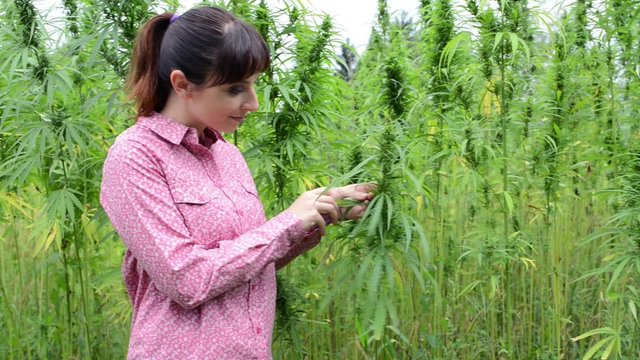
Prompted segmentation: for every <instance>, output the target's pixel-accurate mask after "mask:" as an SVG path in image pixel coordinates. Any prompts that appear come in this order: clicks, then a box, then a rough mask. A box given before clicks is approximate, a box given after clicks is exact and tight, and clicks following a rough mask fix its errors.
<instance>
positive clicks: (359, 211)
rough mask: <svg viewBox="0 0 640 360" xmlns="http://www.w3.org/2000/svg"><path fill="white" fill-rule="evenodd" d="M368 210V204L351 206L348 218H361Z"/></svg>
mask: <svg viewBox="0 0 640 360" xmlns="http://www.w3.org/2000/svg"><path fill="white" fill-rule="evenodd" d="M366 210H367V206H366V205H357V206H354V207H352V208H351V210H350V211H349V213H348V214H347V219H349V220H359V219H360V218H362V215H364V213H365V211H366Z"/></svg>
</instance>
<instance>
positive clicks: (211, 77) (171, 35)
mask: <svg viewBox="0 0 640 360" xmlns="http://www.w3.org/2000/svg"><path fill="white" fill-rule="evenodd" d="M172 17H173V14H169V13H165V14H162V15H158V16H155V17H153V18H151V20H149V21H147V23H146V24H145V25H144V26H143V27H142V29H141V30H140V33H139V34H138V38H137V39H136V44H135V47H134V49H133V59H132V60H131V71H130V73H129V79H128V82H127V87H128V90H129V94H130V97H131V99H133V100H135V101H136V111H137V115H138V117H140V116H149V115H151V113H152V112H154V111H156V112H160V111H162V109H163V108H164V106H165V105H166V104H167V99H168V98H169V94H171V90H172V89H171V80H170V76H171V72H172V71H173V70H180V71H182V72H183V73H184V74H185V76H186V78H187V80H189V82H190V83H191V84H193V85H195V86H197V87H199V88H204V87H210V86H216V85H222V84H231V83H235V82H239V81H242V80H245V79H247V78H248V77H250V76H252V75H254V74H257V73H260V72H263V71H265V70H266V69H267V68H268V67H269V63H270V55H269V48H268V47H267V44H266V43H265V41H264V39H262V37H261V36H260V34H259V33H258V31H257V30H256V29H255V28H254V27H252V26H250V25H248V24H247V23H245V22H243V21H242V20H239V19H237V18H236V17H235V16H234V15H233V14H231V13H230V12H228V11H226V10H223V9H221V8H218V7H210V6H205V7H197V8H193V9H191V10H189V11H187V12H186V13H184V14H182V15H181V16H180V18H176V19H174V21H173V22H172V21H171V19H172Z"/></svg>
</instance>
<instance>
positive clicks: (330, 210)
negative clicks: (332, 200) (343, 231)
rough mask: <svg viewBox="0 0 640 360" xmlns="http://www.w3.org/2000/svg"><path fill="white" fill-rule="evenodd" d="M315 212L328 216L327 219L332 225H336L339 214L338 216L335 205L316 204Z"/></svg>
mask: <svg viewBox="0 0 640 360" xmlns="http://www.w3.org/2000/svg"><path fill="white" fill-rule="evenodd" d="M316 210H318V212H319V213H320V214H326V215H329V217H330V218H331V223H332V224H337V223H338V221H339V220H340V214H339V211H340V209H339V208H338V206H336V205H332V204H327V203H322V202H321V203H316Z"/></svg>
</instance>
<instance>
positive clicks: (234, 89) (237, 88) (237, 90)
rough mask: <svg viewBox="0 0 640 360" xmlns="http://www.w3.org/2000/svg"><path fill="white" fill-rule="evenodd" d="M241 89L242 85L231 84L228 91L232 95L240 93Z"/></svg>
mask: <svg viewBox="0 0 640 360" xmlns="http://www.w3.org/2000/svg"><path fill="white" fill-rule="evenodd" d="M243 91H244V89H243V88H242V86H232V87H231V88H230V89H229V92H230V93H231V94H233V95H238V94H240V93H241V92H243Z"/></svg>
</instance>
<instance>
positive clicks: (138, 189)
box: [100, 142, 306, 308]
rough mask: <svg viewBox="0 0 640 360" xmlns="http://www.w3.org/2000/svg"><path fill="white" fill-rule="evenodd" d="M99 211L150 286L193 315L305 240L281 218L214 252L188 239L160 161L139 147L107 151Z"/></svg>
mask: <svg viewBox="0 0 640 360" xmlns="http://www.w3.org/2000/svg"><path fill="white" fill-rule="evenodd" d="M100 199H101V203H102V205H103V207H104V209H105V211H106V212H107V214H108V216H109V218H110V220H111V222H112V224H113V225H114V227H115V229H116V231H117V232H118V234H119V235H120V237H121V238H122V240H123V242H124V243H125V245H126V246H127V248H128V249H129V250H130V251H131V252H132V253H133V255H134V256H135V258H136V259H137V260H138V261H139V262H140V264H141V265H142V268H143V269H144V270H145V271H146V272H147V273H148V274H149V276H150V277H151V279H152V280H153V282H154V284H155V286H156V287H157V288H158V289H159V290H160V291H162V292H163V293H164V294H166V295H167V296H168V297H169V298H171V299H172V300H174V301H175V302H177V303H178V304H180V305H181V306H183V307H185V308H194V307H197V306H198V305H200V304H202V303H203V302H205V301H207V300H209V299H212V298H214V297H216V296H218V295H220V294H222V293H224V292H226V291H229V290H230V289H232V288H234V287H236V286H238V285H239V284H241V283H242V282H246V281H248V280H249V279H251V278H252V277H254V276H256V275H257V274H258V273H259V272H260V271H261V270H262V269H263V268H264V267H265V266H267V265H268V264H270V263H272V262H275V261H277V260H279V259H281V258H282V257H283V256H285V254H287V253H288V252H289V251H290V250H291V249H292V248H293V247H295V246H296V244H297V243H298V242H299V241H300V240H301V239H302V238H303V237H304V235H305V233H306V232H305V230H304V227H303V222H302V221H301V220H300V219H299V218H298V217H296V216H295V215H293V214H292V213H290V212H287V211H285V212H283V213H281V214H279V215H278V216H276V217H274V218H273V219H271V220H270V221H268V222H266V223H265V224H263V225H262V226H260V227H258V228H256V229H254V230H252V231H249V232H247V233H245V234H243V235H241V236H239V237H237V238H235V239H229V240H233V241H221V242H219V244H218V247H217V248H213V249H211V248H205V247H204V246H203V245H200V244H198V243H197V242H196V241H194V239H193V238H192V237H191V234H190V232H189V229H188V228H187V227H186V225H185V223H184V219H183V218H182V215H181V214H180V212H179V211H178V209H177V208H176V205H175V203H174V202H173V198H172V196H171V192H170V190H169V186H168V184H167V182H166V179H165V177H164V174H163V172H162V169H161V167H160V166H159V165H158V164H157V160H156V159H154V157H153V156H152V155H150V154H149V153H148V150H146V148H145V147H144V145H141V144H137V143H133V142H127V143H126V144H117V145H114V147H112V149H111V150H110V152H109V155H108V158H107V160H106V162H105V166H104V170H103V182H102V191H101V194H100Z"/></svg>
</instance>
